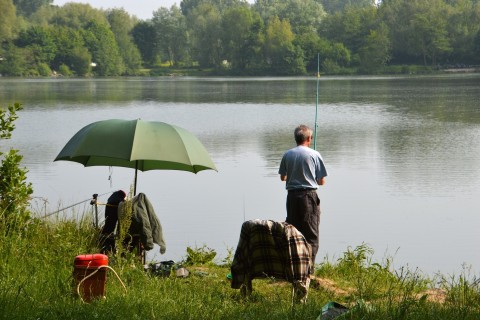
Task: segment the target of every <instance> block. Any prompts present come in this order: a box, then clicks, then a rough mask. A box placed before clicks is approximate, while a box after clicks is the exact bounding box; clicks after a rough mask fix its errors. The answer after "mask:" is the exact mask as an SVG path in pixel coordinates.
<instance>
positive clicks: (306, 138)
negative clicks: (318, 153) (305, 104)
mask: <svg viewBox="0 0 480 320" xmlns="http://www.w3.org/2000/svg"><path fill="white" fill-rule="evenodd" d="M312 133H313V131H312V129H310V128H309V127H307V126H306V125H304V124H301V125H299V126H298V127H296V128H295V133H294V134H295V142H296V143H297V145H301V144H305V143H308V145H310V141H311V140H312Z"/></svg>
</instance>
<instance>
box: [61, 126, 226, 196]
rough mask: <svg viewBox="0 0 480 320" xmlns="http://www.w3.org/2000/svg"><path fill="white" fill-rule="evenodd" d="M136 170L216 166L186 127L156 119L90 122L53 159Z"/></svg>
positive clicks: (192, 169)
mask: <svg viewBox="0 0 480 320" xmlns="http://www.w3.org/2000/svg"><path fill="white" fill-rule="evenodd" d="M58 160H66V161H74V162H78V163H81V164H83V165H84V166H85V167H89V166H114V167H127V168H135V183H134V194H136V191H137V170H140V171H148V170H181V171H190V172H193V173H197V172H199V171H202V170H207V169H212V170H217V169H216V167H215V164H214V163H213V161H212V159H211V158H210V156H209V154H208V152H207V150H206V149H205V147H204V146H203V145H202V143H201V142H200V141H199V140H198V139H197V137H195V136H194V135H193V134H191V133H190V132H188V131H187V130H185V129H183V128H180V127H177V126H174V125H171V124H167V123H164V122H156V121H143V120H140V119H139V120H119V119H111V120H104V121H98V122H94V123H91V124H89V125H87V126H85V127H83V128H82V129H81V130H80V131H78V132H77V133H76V134H75V135H74V136H73V137H72V138H71V139H70V141H68V143H67V144H66V145H65V146H64V147H63V149H62V151H60V153H59V154H58V156H57V157H56V158H55V160H54V161H58Z"/></svg>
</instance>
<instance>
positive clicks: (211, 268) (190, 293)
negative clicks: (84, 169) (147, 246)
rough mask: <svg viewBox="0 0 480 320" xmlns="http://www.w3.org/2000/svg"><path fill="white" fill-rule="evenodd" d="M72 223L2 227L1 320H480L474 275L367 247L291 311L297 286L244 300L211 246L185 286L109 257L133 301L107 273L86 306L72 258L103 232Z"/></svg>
mask: <svg viewBox="0 0 480 320" xmlns="http://www.w3.org/2000/svg"><path fill="white" fill-rule="evenodd" d="M71 216H72V217H76V218H71V219H63V218H60V217H54V218H53V219H50V220H48V221H45V220H40V219H33V220H31V221H29V222H28V223H27V224H25V225H24V226H23V228H19V229H17V230H16V231H15V232H11V231H9V232H7V229H8V228H7V227H6V224H5V222H3V221H2V222H0V241H1V245H0V257H1V259H0V318H1V319H22V320H23V319H109V320H110V319H268V320H272V319H317V317H318V316H319V315H320V313H321V309H322V306H323V305H325V304H326V303H327V302H328V301H337V302H339V303H342V304H344V305H346V306H348V307H350V308H351V309H350V312H349V313H347V314H345V315H344V318H342V319H382V320H384V319H478V318H479V317H480V312H479V310H480V308H479V307H480V291H479V288H478V281H477V279H476V278H475V276H472V275H471V274H469V273H468V271H469V270H468V269H464V271H463V272H462V273H461V274H460V275H459V276H441V275H438V276H435V277H434V278H429V277H427V276H426V275H424V274H422V272H420V271H419V270H410V269H408V268H400V269H397V270H393V268H392V260H391V259H390V258H389V259H385V260H384V261H382V262H380V263H379V262H375V261H373V258H372V256H373V251H372V250H371V248H369V247H368V245H366V244H361V245H360V246H358V247H355V248H348V249H347V250H346V251H345V252H344V254H343V256H342V257H340V258H339V259H337V260H336V261H327V260H325V261H324V262H322V263H320V264H319V265H318V266H317V270H316V274H315V278H314V280H313V281H312V285H311V288H310V292H309V297H308V301H307V303H306V304H300V305H293V306H292V303H291V297H292V296H291V286H290V285H289V284H288V283H285V282H284V281H281V280H278V279H272V278H267V279H261V280H254V282H253V288H254V293H253V295H252V297H251V298H250V299H248V300H244V299H242V297H241V295H240V293H239V291H238V290H233V289H231V288H230V283H229V281H228V279H227V277H226V276H227V274H228V273H229V272H230V270H229V263H230V262H231V259H227V260H226V261H223V262H222V263H216V262H215V261H213V260H212V258H213V257H214V254H213V253H214V252H212V250H210V249H209V248H208V247H206V246H203V247H201V248H187V250H186V256H185V259H184V260H183V261H179V263H183V264H184V265H185V266H186V267H187V269H188V270H189V271H190V275H189V276H188V277H186V278H177V277H175V275H174V274H172V275H171V276H169V277H160V276H154V275H152V274H150V273H147V272H145V271H144V268H143V265H141V264H140V263H139V262H138V260H137V259H135V258H132V257H129V256H127V257H120V256H114V257H110V258H111V259H110V262H109V264H110V266H111V267H112V268H113V269H114V270H115V271H116V272H117V273H118V275H119V277H120V279H121V280H122V281H123V283H124V284H125V285H126V287H127V292H125V290H124V289H123V287H122V285H121V283H120V281H119V280H118V279H117V278H116V277H115V276H114V275H113V273H111V272H110V271H109V272H108V277H107V284H106V286H107V287H106V292H107V294H106V299H98V300H95V301H93V302H92V303H83V302H82V301H81V300H80V299H78V298H77V297H76V296H75V294H74V286H73V282H72V272H73V259H74V257H75V256H76V255H79V254H84V253H95V252H98V248H97V239H98V238H97V237H98V230H96V229H95V228H94V227H93V221H91V219H89V218H88V217H87V215H78V214H73V215H71ZM79 216H80V218H78V217H79ZM187 262H188V263H187ZM434 293H436V294H437V295H438V296H436V297H435V296H434Z"/></svg>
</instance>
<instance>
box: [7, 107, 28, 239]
mask: <svg viewBox="0 0 480 320" xmlns="http://www.w3.org/2000/svg"><path fill="white" fill-rule="evenodd" d="M21 109H22V107H21V105H20V104H18V103H15V104H14V105H9V106H8V108H7V110H5V109H2V108H0V139H10V138H11V136H12V132H13V130H14V129H15V125H14V122H15V120H16V119H17V118H18V116H17V111H20V110H21ZM2 155H4V156H3V159H1V161H0V220H1V221H2V222H4V223H6V224H7V225H8V226H9V228H8V230H10V229H11V228H12V227H14V226H19V227H20V226H22V224H23V222H26V221H27V220H28V218H29V212H28V210H27V208H28V204H29V200H30V195H31V194H32V193H33V188H32V184H31V183H27V172H28V170H27V169H25V168H21V167H20V163H21V161H22V158H23V157H22V156H21V155H20V154H19V153H18V150H14V149H11V150H10V151H9V152H8V153H7V154H3V153H2V152H1V151H0V156H2Z"/></svg>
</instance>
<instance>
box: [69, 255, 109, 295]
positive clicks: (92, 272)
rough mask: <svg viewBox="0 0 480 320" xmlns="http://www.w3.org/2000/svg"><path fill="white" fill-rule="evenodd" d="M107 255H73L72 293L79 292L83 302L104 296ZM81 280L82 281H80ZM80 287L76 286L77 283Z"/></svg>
mask: <svg viewBox="0 0 480 320" xmlns="http://www.w3.org/2000/svg"><path fill="white" fill-rule="evenodd" d="M105 266H108V256H106V255H104V254H100V253H96V254H83V255H78V256H76V257H75V260H74V268H73V280H74V284H75V287H74V293H75V294H80V296H81V298H82V299H83V300H84V301H85V302H90V301H92V300H93V299H94V298H104V297H105V283H106V281H107V268H102V267H105ZM82 281H83V282H82ZM80 282H82V283H81V285H80V288H78V286H79V284H80Z"/></svg>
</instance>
